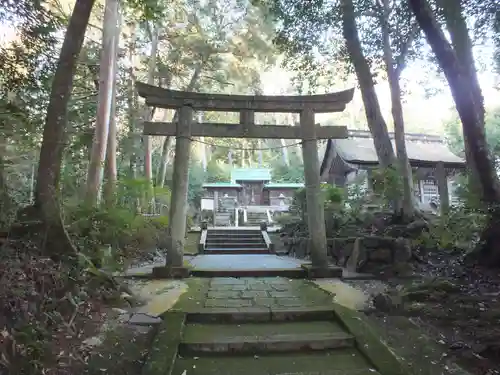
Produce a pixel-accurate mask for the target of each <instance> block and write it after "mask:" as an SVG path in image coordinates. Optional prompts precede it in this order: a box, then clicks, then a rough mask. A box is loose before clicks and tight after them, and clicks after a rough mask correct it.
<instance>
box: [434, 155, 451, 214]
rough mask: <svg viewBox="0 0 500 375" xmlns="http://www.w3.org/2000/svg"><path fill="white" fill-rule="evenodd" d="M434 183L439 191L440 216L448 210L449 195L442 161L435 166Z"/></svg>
mask: <svg viewBox="0 0 500 375" xmlns="http://www.w3.org/2000/svg"><path fill="white" fill-rule="evenodd" d="M436 181H437V185H438V191H439V202H440V206H441V214H442V215H443V214H446V213H447V212H448V210H449V209H450V195H449V192H448V178H447V176H446V169H445V168H444V163H443V162H442V161H440V162H438V163H437V164H436Z"/></svg>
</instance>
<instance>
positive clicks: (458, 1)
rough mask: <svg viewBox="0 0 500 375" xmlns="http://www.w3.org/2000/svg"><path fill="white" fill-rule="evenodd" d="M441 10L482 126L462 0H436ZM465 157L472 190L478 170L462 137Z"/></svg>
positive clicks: (478, 88)
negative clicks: (467, 79)
mask: <svg viewBox="0 0 500 375" xmlns="http://www.w3.org/2000/svg"><path fill="white" fill-rule="evenodd" d="M438 4H439V7H440V10H441V12H442V13H443V15H444V19H445V22H446V28H447V29H448V32H449V33H450V38H451V43H452V45H453V49H454V50H455V54H456V55H457V58H458V60H459V63H460V64H461V66H462V69H464V70H465V72H466V73H467V75H468V76H470V79H471V87H470V90H472V91H473V93H474V97H475V98H476V106H477V108H476V110H477V113H478V116H479V120H480V122H481V124H482V126H483V127H484V113H485V110H484V97H483V93H482V91H481V86H480V85H479V80H478V78H477V71H476V64H475V62H474V55H473V52H472V41H471V38H470V36H469V30H468V28H467V22H466V20H465V18H464V15H463V6H462V0H439V1H438ZM464 151H465V158H466V160H467V165H468V167H469V168H468V169H469V173H470V176H471V178H470V179H469V180H470V183H471V186H472V188H473V189H474V190H476V189H478V188H479V187H478V186H477V181H478V180H479V176H478V172H477V170H476V169H475V168H474V163H473V162H472V161H471V158H472V155H471V153H470V146H469V144H468V142H467V141H466V140H465V139H464Z"/></svg>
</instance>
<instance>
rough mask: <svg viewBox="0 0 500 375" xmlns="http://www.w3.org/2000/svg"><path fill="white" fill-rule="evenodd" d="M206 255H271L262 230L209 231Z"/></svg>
mask: <svg viewBox="0 0 500 375" xmlns="http://www.w3.org/2000/svg"><path fill="white" fill-rule="evenodd" d="M204 252H205V254H269V253H270V252H271V251H270V249H269V248H268V246H267V244H266V242H265V240H264V238H263V236H262V232H261V231H260V230H251V229H208V230H207V237H206V242H205V249H204Z"/></svg>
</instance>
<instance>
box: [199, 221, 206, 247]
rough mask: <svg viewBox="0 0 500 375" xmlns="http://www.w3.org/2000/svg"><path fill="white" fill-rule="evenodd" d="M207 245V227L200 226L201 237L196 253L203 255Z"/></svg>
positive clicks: (204, 225)
mask: <svg viewBox="0 0 500 375" xmlns="http://www.w3.org/2000/svg"><path fill="white" fill-rule="evenodd" d="M206 243H207V225H206V223H205V224H202V226H201V235H200V242H199V243H198V253H199V254H203V253H204V252H205V247H206Z"/></svg>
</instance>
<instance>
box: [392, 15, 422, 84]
mask: <svg viewBox="0 0 500 375" xmlns="http://www.w3.org/2000/svg"><path fill="white" fill-rule="evenodd" d="M419 33H420V27H419V26H418V22H417V21H416V20H415V21H413V24H412V27H411V30H410V32H409V33H408V39H406V41H405V42H404V43H403V44H402V45H401V50H400V52H399V55H398V56H397V57H396V59H395V60H396V61H395V62H396V74H397V75H398V77H399V76H400V75H401V72H402V71H403V69H404V68H405V67H406V57H407V56H408V53H409V52H410V46H411V45H412V43H413V41H414V40H415V38H416V37H417V36H418V34H419Z"/></svg>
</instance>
